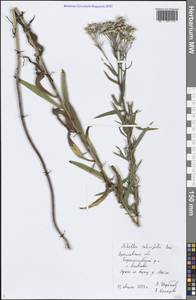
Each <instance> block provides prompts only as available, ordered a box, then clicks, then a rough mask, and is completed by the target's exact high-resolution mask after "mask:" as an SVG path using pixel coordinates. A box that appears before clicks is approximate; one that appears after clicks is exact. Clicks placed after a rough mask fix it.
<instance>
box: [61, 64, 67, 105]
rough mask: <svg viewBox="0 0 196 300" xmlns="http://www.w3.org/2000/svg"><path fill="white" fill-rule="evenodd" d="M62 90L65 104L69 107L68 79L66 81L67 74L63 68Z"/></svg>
mask: <svg viewBox="0 0 196 300" xmlns="http://www.w3.org/2000/svg"><path fill="white" fill-rule="evenodd" d="M61 90H62V94H63V100H64V104H65V106H66V107H67V109H69V94H68V87H67V81H66V74H65V71H64V70H63V69H62V70H61Z"/></svg>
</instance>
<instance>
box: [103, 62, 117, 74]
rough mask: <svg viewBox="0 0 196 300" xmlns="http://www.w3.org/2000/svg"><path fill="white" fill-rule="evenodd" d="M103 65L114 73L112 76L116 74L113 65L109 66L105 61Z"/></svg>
mask: <svg viewBox="0 0 196 300" xmlns="http://www.w3.org/2000/svg"><path fill="white" fill-rule="evenodd" d="M104 65H105V66H106V67H107V68H108V69H109V70H110V72H111V73H112V74H113V75H114V76H116V77H117V76H118V73H117V72H116V71H115V69H114V68H113V67H111V66H110V65H108V64H107V63H104Z"/></svg>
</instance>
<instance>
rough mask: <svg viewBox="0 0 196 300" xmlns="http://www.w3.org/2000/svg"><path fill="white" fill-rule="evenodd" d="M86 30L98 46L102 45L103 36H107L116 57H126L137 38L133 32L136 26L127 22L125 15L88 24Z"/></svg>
mask: <svg viewBox="0 0 196 300" xmlns="http://www.w3.org/2000/svg"><path fill="white" fill-rule="evenodd" d="M85 31H86V33H88V34H89V35H90V37H91V38H92V39H93V41H94V42H95V45H96V46H97V47H101V46H102V42H103V38H104V37H106V38H107V39H108V40H109V43H110V45H111V48H112V51H113V54H114V55H115V57H116V58H117V59H124V58H125V57H126V55H127V52H128V50H129V49H130V47H131V45H132V43H133V41H134V39H135V37H134V35H133V34H134V32H135V31H136V28H135V27H133V26H131V25H129V24H127V23H126V19H125V18H124V17H117V18H116V19H115V20H114V21H107V22H101V23H91V24H88V26H87V27H86V28H85Z"/></svg>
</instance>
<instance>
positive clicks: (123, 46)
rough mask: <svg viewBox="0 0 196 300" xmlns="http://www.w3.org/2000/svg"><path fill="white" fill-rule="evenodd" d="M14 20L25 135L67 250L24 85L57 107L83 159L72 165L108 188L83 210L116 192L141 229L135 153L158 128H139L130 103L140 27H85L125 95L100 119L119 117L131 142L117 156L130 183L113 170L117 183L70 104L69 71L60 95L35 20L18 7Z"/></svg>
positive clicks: (111, 23) (121, 21) (120, 24)
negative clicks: (30, 76)
mask: <svg viewBox="0 0 196 300" xmlns="http://www.w3.org/2000/svg"><path fill="white" fill-rule="evenodd" d="M12 20H13V21H11V22H12V24H13V35H14V38H15V41H16V60H17V67H16V73H15V79H16V87H17V98H18V103H19V110H20V116H21V122H22V125H23V129H24V131H25V134H26V136H27V138H28V140H29V142H30V144H31V146H32V148H33V149H34V151H35V153H36V154H37V156H38V158H39V160H40V162H41V164H42V167H43V169H44V173H45V175H46V178H47V181H48V185H49V189H50V194H51V203H52V220H53V225H54V227H55V229H56V231H57V232H58V234H60V236H61V237H62V238H63V239H64V241H65V244H66V247H67V248H70V244H69V242H68V240H67V238H66V237H65V235H64V233H63V232H62V231H61V230H60V229H59V226H58V224H57V221H56V214H55V198H54V190H53V187H52V182H51V178H50V174H49V172H48V170H47V167H46V164H45V162H44V159H43V157H42V156H41V154H40V152H39V151H38V149H37V147H36V145H35V143H34V142H33V140H32V138H31V136H30V133H29V130H28V128H27V123H26V120H25V113H24V109H23V100H22V93H21V86H25V87H26V88H28V89H29V90H31V91H32V92H33V93H34V94H36V95H38V96H39V97H41V98H43V99H44V100H46V101H48V103H50V104H51V105H52V114H53V115H54V116H55V117H56V119H57V120H58V121H59V123H60V124H61V125H62V126H63V127H64V129H65V131H66V135H67V141H68V144H69V146H70V148H71V149H72V151H73V152H74V154H75V155H76V156H77V157H78V158H79V159H80V160H81V161H73V160H71V161H70V163H72V164H73V165H75V166H77V167H79V168H80V169H82V170H83V171H85V172H88V173H89V174H91V175H93V176H95V177H97V178H98V179H99V180H101V181H102V182H103V183H104V186H105V189H104V191H103V192H101V193H100V194H99V195H98V199H96V200H95V201H94V202H93V203H92V204H90V205H89V206H87V207H83V209H86V208H92V207H95V206H97V205H99V204H100V203H101V202H103V201H104V200H105V199H106V198H107V196H108V195H109V194H110V193H112V192H113V193H114V194H115V196H116V199H117V202H118V203H119V204H120V206H121V207H122V208H123V209H124V210H125V211H126V213H127V214H128V215H129V217H130V218H131V220H132V221H133V223H134V224H136V225H137V226H139V224H140V222H139V202H140V197H139V178H138V176H137V170H138V168H139V165H140V163H141V161H139V162H136V157H135V152H136V148H137V146H138V145H139V143H140V141H141V140H142V138H143V137H144V135H145V133H146V132H147V131H149V130H154V129H156V128H152V127H149V126H148V127H146V128H142V127H140V126H139V125H137V124H136V116H137V114H138V113H139V111H138V110H135V111H134V109H133V103H132V102H128V101H126V100H125V88H126V75H127V70H128V69H129V68H130V66H128V67H127V65H126V60H127V54H128V51H129V50H130V48H131V45H132V43H133V41H134V36H133V34H134V32H135V28H134V27H132V26H130V25H128V24H127V23H126V20H125V19H124V18H123V17H118V18H116V19H115V20H114V21H109V22H102V23H93V24H89V25H88V26H87V27H86V28H85V30H86V32H87V33H88V34H89V35H90V37H91V38H92V40H93V41H94V43H95V46H96V47H97V48H98V49H99V50H100V51H101V54H102V56H103V58H104V65H105V67H106V68H107V69H108V72H109V73H108V72H105V75H106V77H107V78H108V79H109V80H110V81H112V82H113V83H114V84H115V85H117V86H118V87H119V95H118V96H115V95H112V110H111V111H109V112H107V113H103V114H101V115H99V116H97V117H104V116H108V115H116V116H117V117H118V122H119V130H120V133H121V134H122V135H123V137H124V138H125V141H126V144H125V146H124V148H123V149H121V148H120V147H117V151H118V152H115V154H116V155H118V156H120V157H121V158H122V159H124V160H126V161H127V163H128V174H127V176H126V177H125V178H122V176H121V175H120V173H119V170H118V168H117V167H116V166H113V165H111V166H110V167H111V170H112V171H113V174H114V176H113V177H112V178H111V177H110V176H109V175H108V174H107V173H108V172H107V170H106V168H105V166H104V164H103V163H102V160H101V158H100V156H99V154H98V153H97V151H96V149H95V146H94V145H93V142H92V140H91V138H90V134H89V133H90V126H88V127H87V128H86V129H84V128H83V126H82V123H81V121H80V119H79V116H78V113H77V112H76V110H75V109H74V106H73V104H72V103H71V101H70V99H69V94H68V88H67V81H66V74H65V71H64V70H61V74H60V80H61V90H58V88H57V86H56V83H55V82H54V80H53V77H52V75H51V73H50V72H49V71H48V69H47V67H46V64H45V62H44V59H43V53H44V47H43V46H42V45H41V43H40V42H39V41H38V36H37V35H36V34H35V33H34V32H33V30H32V28H31V26H32V21H33V20H34V18H33V19H32V20H30V21H29V22H27V21H26V20H25V18H24V12H21V11H19V10H18V9H17V8H14V9H13V10H12ZM19 26H20V27H21V28H22V30H23V32H24V34H25V35H26V40H27V43H28V44H29V45H30V46H31V47H32V48H33V50H34V56H33V57H29V56H25V55H24V52H23V51H21V49H20V44H19V30H18V27H19ZM104 39H107V40H108V41H109V44H110V47H111V50H112V51H111V52H112V55H113V56H114V58H115V61H116V66H113V64H112V62H111V61H110V59H109V58H108V56H107V55H106V52H105V50H104V47H103V41H104ZM22 59H23V60H26V61H27V62H28V63H30V64H32V65H33V67H34V69H35V79H34V83H29V82H27V81H25V80H24V79H22V78H21V60H22ZM43 79H46V80H48V83H49V85H50V87H51V90H50V91H49V90H48V89H47V88H46V87H44V85H43V82H42V80H43ZM150 125H151V124H150ZM134 130H137V131H138V132H139V134H138V135H137V136H135V134H134ZM75 137H77V138H79V142H80V145H78V144H77V143H76V142H75ZM81 147H82V148H81ZM81 149H83V150H81ZM130 198H131V201H130Z"/></svg>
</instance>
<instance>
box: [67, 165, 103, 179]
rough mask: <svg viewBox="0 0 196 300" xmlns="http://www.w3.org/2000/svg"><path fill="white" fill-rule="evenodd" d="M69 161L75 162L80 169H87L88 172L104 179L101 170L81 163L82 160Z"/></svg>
mask: <svg viewBox="0 0 196 300" xmlns="http://www.w3.org/2000/svg"><path fill="white" fill-rule="evenodd" d="M69 162H70V163H71V164H73V165H75V166H77V167H79V168H80V169H82V170H84V171H86V172H88V173H90V174H92V175H94V176H96V177H97V178H99V179H101V180H103V177H102V174H101V173H100V172H99V171H97V170H95V169H93V168H91V167H89V166H87V165H85V164H82V163H80V162H77V161H73V160H70V161H69Z"/></svg>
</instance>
